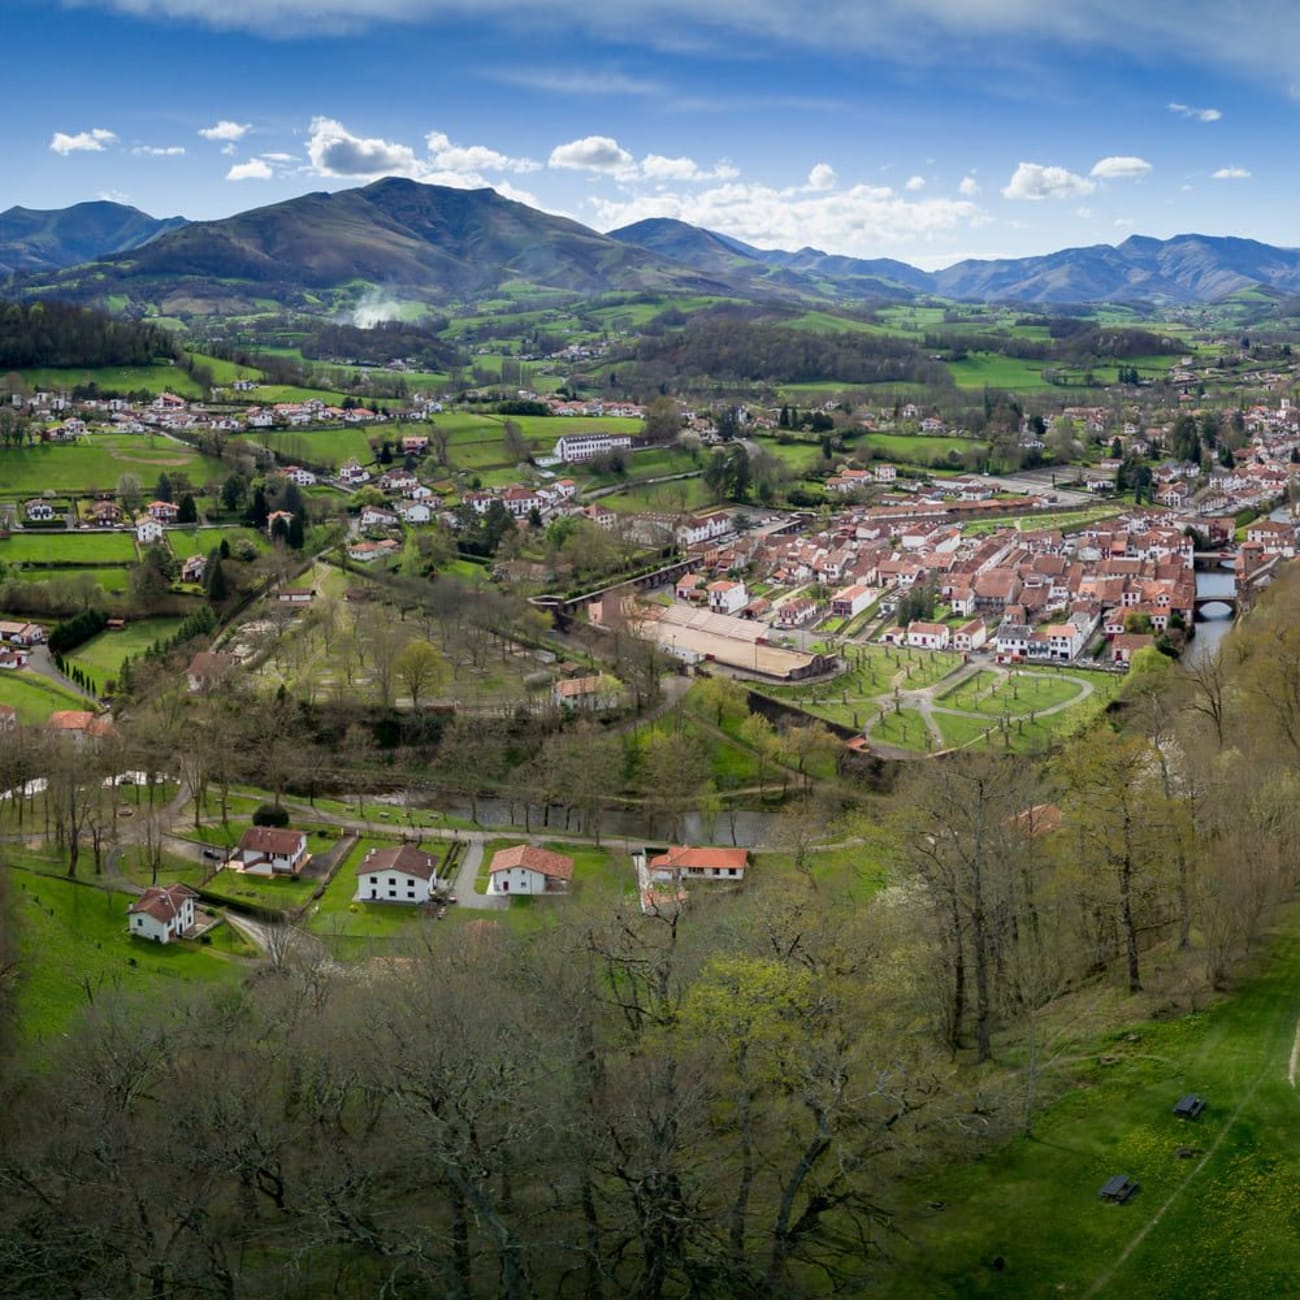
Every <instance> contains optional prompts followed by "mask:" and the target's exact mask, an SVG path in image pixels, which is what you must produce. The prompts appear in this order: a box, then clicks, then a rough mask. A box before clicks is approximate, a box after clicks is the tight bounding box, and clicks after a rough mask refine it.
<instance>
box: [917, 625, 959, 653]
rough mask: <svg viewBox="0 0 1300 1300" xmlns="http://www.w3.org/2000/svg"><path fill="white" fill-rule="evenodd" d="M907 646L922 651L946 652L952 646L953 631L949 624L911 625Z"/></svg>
mask: <svg viewBox="0 0 1300 1300" xmlns="http://www.w3.org/2000/svg"><path fill="white" fill-rule="evenodd" d="M907 644H908V645H909V646H919V647H920V648H921V649H922V650H946V649H947V648H948V647H949V646H950V645H951V644H952V629H951V628H950V627H949V626H948V625H947V623H923V622H916V623H909V624H908V625H907Z"/></svg>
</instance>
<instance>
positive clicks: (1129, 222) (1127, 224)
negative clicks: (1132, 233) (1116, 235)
mask: <svg viewBox="0 0 1300 1300" xmlns="http://www.w3.org/2000/svg"><path fill="white" fill-rule="evenodd" d="M1136 225H1137V222H1136V221H1134V220H1133V218H1132V217H1116V218H1115V228H1116V229H1117V230H1132V229H1133V228H1134V227H1135V226H1136Z"/></svg>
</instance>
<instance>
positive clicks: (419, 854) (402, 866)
mask: <svg viewBox="0 0 1300 1300" xmlns="http://www.w3.org/2000/svg"><path fill="white" fill-rule="evenodd" d="M437 886H438V859H437V857H435V856H434V854H432V853H425V852H424V851H423V850H422V849H419V848H417V847H416V846H415V845H414V844H403V845H401V846H400V847H397V848H391V849H371V850H370V851H369V852H368V853H367V854H366V856H365V857H364V858H363V859H362V860H361V865H360V866H359V867H358V868H357V892H356V893H355V894H353V895H352V897H353V898H354V899H355V900H356V901H357V902H360V903H409V904H415V905H419V904H420V903H427V902H428V901H429V899H430V898H431V897H432V895H433V891H434V890H435V889H436V888H437Z"/></svg>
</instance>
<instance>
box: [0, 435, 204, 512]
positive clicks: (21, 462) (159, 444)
mask: <svg viewBox="0 0 1300 1300" xmlns="http://www.w3.org/2000/svg"><path fill="white" fill-rule="evenodd" d="M172 470H184V471H185V472H186V473H187V474H188V475H189V476H190V479H191V480H192V481H193V482H194V483H195V485H196V486H199V485H202V484H203V483H205V482H206V481H207V480H208V479H209V478H217V477H220V476H221V475H222V473H223V466H222V464H221V462H220V461H218V460H213V459H211V458H210V457H207V456H203V455H201V454H200V453H199V452H197V451H195V450H193V449H192V448H190V447H187V446H186V445H185V444H184V443H181V442H175V441H173V440H172V439H171V438H164V437H161V436H159V435H151V434H134V433H97V434H92V435H91V436H90V440H89V441H88V442H76V443H43V444H40V445H38V446H35V447H3V448H0V492H2V493H3V494H4V495H5V496H6V497H20V498H21V497H30V496H37V495H39V494H40V493H41V492H44V491H45V490H46V489H47V488H48V489H52V490H54V491H55V492H70V493H76V494H81V495H86V494H89V493H92V492H97V491H105V492H106V491H112V490H114V489H115V488H116V487H117V480H118V478H119V477H120V476H121V475H122V474H127V473H130V474H134V475H136V476H137V477H138V478H139V479H140V482H141V484H142V485H143V486H144V488H145V489H146V490H149V489H151V488H152V486H153V484H154V483H155V482H156V481H157V478H158V475H159V474H162V473H165V472H169V471H172Z"/></svg>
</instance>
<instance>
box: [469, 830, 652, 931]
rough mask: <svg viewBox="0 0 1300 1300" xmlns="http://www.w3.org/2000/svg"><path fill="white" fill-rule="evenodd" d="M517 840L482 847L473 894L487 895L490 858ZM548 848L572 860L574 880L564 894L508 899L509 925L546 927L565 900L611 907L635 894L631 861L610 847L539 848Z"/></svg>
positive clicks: (556, 845)
mask: <svg viewBox="0 0 1300 1300" xmlns="http://www.w3.org/2000/svg"><path fill="white" fill-rule="evenodd" d="M518 843H520V840H519V839H518V837H516V838H514V839H511V838H510V837H508V836H503V837H502V838H500V839H494V840H489V841H488V842H487V843H486V844H485V845H484V846H483V865H482V867H480V869H479V873H478V876H477V877H476V878H475V885H474V888H475V891H476V892H477V893H480V894H485V893H487V883H488V868H489V867H490V866H491V865H492V857H493V855H494V854H495V853H497V852H499V851H500V850H501V849H507V848H509V847H510V846H511V845H512V844H518ZM540 847H541V848H544V849H550V851H551V852H552V853H563V854H564V855H565V856H566V857H570V858H572V859H573V880H572V881H571V882H570V885H569V889H568V892H567V895H553V896H548V897H547V898H545V899H540V898H539V899H533V898H530V897H529V896H528V895H526V894H520V895H516V896H514V897H513V898H511V900H510V907H509V908H508V909H507V910H506V913H505V914H506V915H507V916H508V917H510V918H511V922H512V924H515V925H521V926H523V927H524V928H528V929H533V928H540V927H541V926H544V925H546V924H547V923H548V922H549V920H550V918H551V915H552V913H551V909H552V908H554V907H562V906H563V905H564V903H565V900H566V897H567V898H581V899H582V900H583V901H584V902H588V903H590V902H592V901H593V900H595V901H597V902H600V903H608V905H609V906H610V907H611V908H613V907H615V906H617V905H618V904H619V903H621V902H622V901H623V900H624V898H625V897H626V896H628V895H631V894H635V893H636V876H635V875H634V873H633V871H632V864H631V862H630V861H629V860H628V859H627V858H625V857H623V855H622V854H621V853H618V852H616V851H615V850H614V849H613V848H611V847H606V846H601V847H600V848H597V847H596V845H594V844H572V843H567V842H565V841H562V840H557V841H555V842H549V841H548V842H547V843H544V844H542V845H541V846H540Z"/></svg>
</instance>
